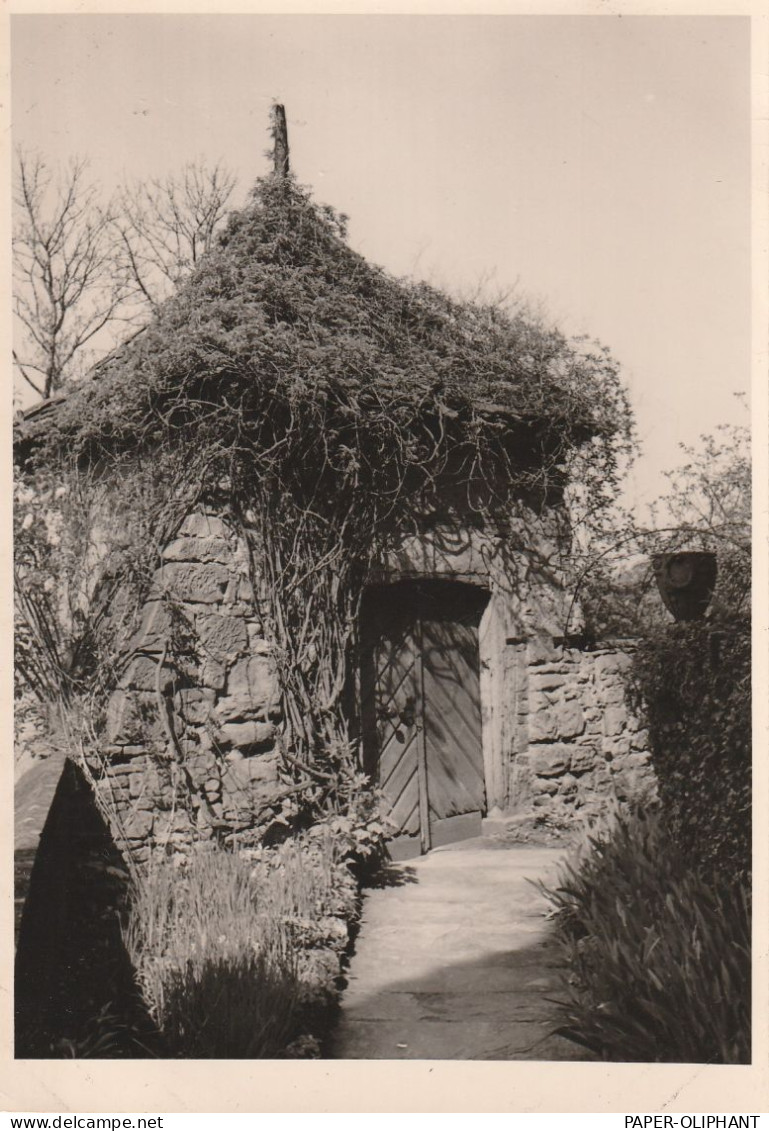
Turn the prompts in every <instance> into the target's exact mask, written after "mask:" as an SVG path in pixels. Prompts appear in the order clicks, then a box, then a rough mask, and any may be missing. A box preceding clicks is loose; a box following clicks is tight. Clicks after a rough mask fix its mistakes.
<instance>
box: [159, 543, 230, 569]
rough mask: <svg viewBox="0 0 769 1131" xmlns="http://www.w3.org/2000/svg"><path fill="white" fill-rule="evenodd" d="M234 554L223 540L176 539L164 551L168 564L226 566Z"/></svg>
mask: <svg viewBox="0 0 769 1131" xmlns="http://www.w3.org/2000/svg"><path fill="white" fill-rule="evenodd" d="M231 558H232V553H231V551H230V547H229V545H228V544H227V542H225V541H224V539H223V538H194V537H193V538H190V537H187V538H175V539H174V541H173V542H169V544H168V545H167V546H166V547H165V548H164V550H163V560H164V561H166V562H220V563H221V564H222V565H226V564H227V563H228V562H229V561H230V559H231Z"/></svg>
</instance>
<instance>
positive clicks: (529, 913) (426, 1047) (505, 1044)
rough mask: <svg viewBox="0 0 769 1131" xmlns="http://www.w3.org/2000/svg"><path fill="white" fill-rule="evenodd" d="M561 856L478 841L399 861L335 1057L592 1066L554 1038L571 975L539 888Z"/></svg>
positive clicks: (363, 940)
mask: <svg viewBox="0 0 769 1131" xmlns="http://www.w3.org/2000/svg"><path fill="white" fill-rule="evenodd" d="M562 858H563V849H554V848H541V847H531V846H528V845H504V847H503V846H501V845H500V842H499V841H496V840H494V839H492V838H490V837H479V838H477V839H475V840H472V841H464V842H462V843H461V844H458V845H450V846H446V847H444V848H440V849H437V850H435V851H433V852H431V853H428V855H426V856H424V857H421V858H420V859H418V860H411V861H409V862H408V863H407V864H402V865H394V866H393V867H392V870H391V872H390V876H389V878H390V881H391V884H390V885H389V886H386V887H382V888H377V889H373V890H370V891H368V892H367V893H366V895H365V898H364V904H363V910H362V915H361V923H360V932H359V935H358V938H357V940H356V945H355V953H354V954H353V956H352V958H351V960H350V965H349V969H348V972H347V987H346V989H345V991H344V993H343V995H342V1000H341V1017H340V1022H339V1025H338V1027H337V1030H336V1033H335V1035H334V1038H333V1041H332V1046H331V1055H332V1056H333V1057H335V1058H337V1059H355V1060H357V1059H371V1060H379V1059H396V1060H400V1059H429V1060H442V1059H448V1060H493V1059H498V1060H537V1059H540V1060H583V1059H586V1057H587V1055H588V1054H586V1053H585V1051H584V1050H582V1049H580V1048H579V1047H578V1046H577V1045H574V1044H572V1043H571V1042H569V1041H567V1040H565V1039H564V1038H562V1037H560V1036H558V1035H554V1029H555V1028H556V1027H557V1025H558V1014H557V1006H556V1004H555V1001H557V999H558V998H559V996H560V995H561V994H562V992H563V976H564V971H563V969H562V966H561V961H560V955H559V951H558V948H557V946H556V944H555V941H554V938H553V931H552V924H551V922H550V919H549V914H548V913H549V905H548V903H547V900H546V899H545V897H544V896H543V894H542V892H541V891H540V890H539V888H538V887H537V886H536V884H537V882H544V883H545V884H548V883H552V882H553V881H554V880H555V877H556V875H557V870H558V864H559V862H560V860H561V859H562Z"/></svg>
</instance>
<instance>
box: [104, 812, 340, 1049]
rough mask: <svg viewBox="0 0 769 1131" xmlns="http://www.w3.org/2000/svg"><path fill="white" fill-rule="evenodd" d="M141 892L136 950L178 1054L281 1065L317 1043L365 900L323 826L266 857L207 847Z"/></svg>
mask: <svg viewBox="0 0 769 1131" xmlns="http://www.w3.org/2000/svg"><path fill="white" fill-rule="evenodd" d="M132 887H133V890H132V900H131V908H130V912H129V916H128V922H127V927H126V931H125V941H126V947H127V949H128V952H129V954H130V956H131V959H132V961H133V963H134V966H135V969H136V973H137V980H138V983H139V988H140V990H141V992H142V994H143V996H144V1000H145V1002H146V1004H147V1006H148V1008H149V1010H150V1013H151V1014H152V1017H153V1019H154V1021H155V1023H156V1025H157V1027H158V1030H159V1031H160V1033H161V1035H162V1039H163V1042H164V1044H165V1046H166V1048H167V1055H169V1056H171V1057H183V1058H214V1059H225V1058H270V1057H281V1056H285V1055H290V1054H291V1050H290V1046H291V1044H292V1042H295V1041H296V1040H297V1039H299V1040H300V1041H301V1039H302V1038H305V1040H304V1044H305V1045H307V1039H306V1038H307V1034H306V1033H305V1031H304V1030H305V1027H306V1025H307V1024H308V1022H309V1021H310V1020H311V1017H310V1014H311V1010H312V1006H313V1005H315V1006H317V1004H318V1002H321V1003H326V1002H327V1001H328V998H329V993H330V988H329V986H328V984H327V979H328V977H329V975H330V974H333V971H334V970H336V972H337V973H338V962H337V963H336V965H335V964H334V963H333V962H331V963H329V962H328V957H329V954H331V955H332V956H334V955H335V953H338V952H339V951H340V950H341V949H342V948H343V946H344V944H345V943H346V941H347V932H346V928H345V922H344V920H345V919H346V918H349V917H350V915H351V914H352V911H353V907H354V902H355V896H354V892H355V888H354V884H353V882H352V879H351V877H350V875H349V872H348V870H347V868H346V867H345V865H344V864H343V862H342V861H341V860H340V859H339V858H338V853H337V851H336V848H335V846H334V844H333V841H332V840H331V838H330V837H328V836H327V835H324V830H323V829H322V828H321V829H319V830H318V831H317V832H316V833H315V834H314V835H307V836H305V837H303V838H297V839H295V840H294V841H288V842H286V843H284V844H283V845H281V846H279V847H278V848H274V849H263V850H261V851H257V852H255V853H247V852H245V851H244V852H240V853H239V852H233V851H228V850H225V849H223V848H217V847H215V846H213V845H198V846H197V848H196V849H195V851H194V852H193V853H192V854H191V855H190V856H189V857H186V858H179V859H178V860H174V859H172V858H166V857H163V858H159V859H156V860H154V861H153V862H152V864H151V865H150V867H149V868H148V869H147V871H146V872H145V873H144V874H143V875H141V876H136V877H135V878H134V881H133V885H132ZM319 954H323V955H325V956H326V961H325V963H324V962H319V961H312V959H311V956H313V955H314V956H317V955H319ZM324 975H325V979H326V980H325V981H324ZM332 980H333V979H332ZM313 1047H315V1048H316V1047H317V1046H315V1045H314V1046H313ZM287 1050H288V1051H287Z"/></svg>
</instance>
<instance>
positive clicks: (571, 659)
mask: <svg viewBox="0 0 769 1131" xmlns="http://www.w3.org/2000/svg"><path fill="white" fill-rule="evenodd" d="M514 651H515V652H516V654H517V661H516V668H517V671H518V673H522V674H519V676H518V677H517V685H516V689H515V693H514V694H508V692H507V691H504V692H503V694H505V695H507V697H508V699H509V701H507V702H505V703H504V704H503V705H502V709H503V713H504V715H505V716H506V718H507V719H508V720H509V723H510V725H509V728H508V729H510V731H511V733H512V734H513V736H514V737H513V738H512V739H511V741H510V742H509V744H508V746H507V747H506V751H505V755H504V757H505V760H506V763H507V764H506V766H505V767H504V770H505V773H504V776H505V778H506V779H507V781H506V787H505V789H504V798H505V803H504V806H503V811H502V812H499V811H497V812H496V813H495V815H497V816H513V815H517V814H526V813H533V812H539V813H545V812H549V813H551V814H552V815H553V816H554V817H555V816H559V815H560V816H561V817H568V815H569V814H573V813H574V812H575V810H578V809H582V810H584V811H587V812H591V811H592V812H594V811H596V810H597V809H599V808H600V807H601V806H602V805H604V804H605V803H606V799H607V798H611V797H616V798H618V799H620V800H627V799H631V798H639V797H642V796H644V795H647V794H648V793H649V792H650V791H653V789H654V778H653V774H652V771H651V767H650V764H649V755H648V751H647V734H646V731H645V730H644V729H643V727H642V724H641V721H640V720H639V719H638V718H637V717H635V716H634V715H633V714H632V713H631V711H630V710H629V708H628V706H627V703H626V697H625V688H624V682H623V677H624V674H625V672H626V671H627V668H628V666H629V664H630V658H629V656H628V655H627V653H626V651H625V650H623V649H622V648H620V647H618V646H606V647H603V648H600V649H598V650H596V651H592V652H585V651H581V650H579V649H577V648H573V647H566V646H563V645H559V644H556V643H554V641H553V638H552V637H549V638H548V637H546V636H545V637H542V636H538V637H534V638H531V639H528V640H525V641H521V642H520V643H519V644H517V645H516V647H515V648H514ZM505 686H507V685H504V684H503V687H505ZM280 723H281V705H280V687H279V681H278V673H277V669H276V664H275V660H274V655H273V652H272V647H271V644H270V642H269V641H268V639H267V638H266V636H265V632H264V628H263V625H262V621H261V619H260V617H259V615H258V602H257V600H256V595H255V593H254V587H253V583H252V579H251V576H250V559H249V551H248V547H247V545H246V543H245V541H244V539H243V538H242V536H240V535H236V534H235V532H234V531H233V530H232V528H231V527H230V526H229V525H228V524H227V523H226V522H225V521H224V520H223V519H222V518H221V517H219V516H218V515H215V514H205V513H196V514H191V515H190V516H188V517H187V519H186V520H185V521H184V523H183V524H182V526H181V528H180V530H179V532H178V536H177V537H176V538H175V539H174V540H173V541H172V542H171V543H170V544H169V545H168V546H167V547H166V549H165V551H164V553H163V558H162V563H161V565H160V567H159V569H158V570H157V573H156V575H155V578H154V582H153V587H152V591H151V593H150V596H149V599H148V601H147V603H146V606H145V608H144V611H143V617H142V622H141V625H140V628H139V630H138V632H137V635H136V639H135V642H134V650H133V658H132V661H131V663H130V665H129V667H128V668H127V670H126V673H125V676H124V678H123V679H122V681H121V686H120V687H119V688H118V690H117V691H115V692H114V694H113V695H112V698H111V701H110V704H109V709H108V713H107V724H106V746H105V747H104V755H105V757H104V760H103V764H102V765H101V766H100V767H98V772H97V779H98V782H97V788H98V789H99V790H100V791H101V792H102V794H103V796H104V798H105V800H107V801H108V802H109V809H110V811H111V812H113V813H114V814H115V825H116V827H115V835H116V837H117V839H118V841H119V842H122V844H123V846H124V847H126V848H128V849H129V850H130V851H131V853H132V855H133V857H134V859H136V860H138V861H143V860H146V859H147V858H148V856H149V854H150V852H151V850H152V847H153V846H154V847H156V848H157V847H160V848H163V847H170V848H172V849H175V850H179V849H183V848H184V846H186V845H188V844H189V843H190V842H191V840H192V839H193V837H197V836H200V835H201V834H202V835H204V836H212V837H213V836H224V837H228V836H232V835H233V834H234V835H236V836H237V837H238V838H239V839H240V840H241V842H242V843H249V837H250V838H251V840H258V839H259V837H260V835H261V834H260V831H259V830H260V829H261V830H263V829H264V828H265V827H266V825H267V824H269V822H270V821H271V820H272V819H273V818H274V816H275V815H277V813H278V811H279V810H280V806H281V800H282V797H283V796H285V786H284V785H283V784H282V783H281V781H280V775H279V766H280V754H279V730H280Z"/></svg>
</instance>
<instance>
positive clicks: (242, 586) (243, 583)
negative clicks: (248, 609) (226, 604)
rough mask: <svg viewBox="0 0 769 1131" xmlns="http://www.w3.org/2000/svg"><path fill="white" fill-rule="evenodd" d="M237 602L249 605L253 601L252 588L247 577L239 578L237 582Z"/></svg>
mask: <svg viewBox="0 0 769 1131" xmlns="http://www.w3.org/2000/svg"><path fill="white" fill-rule="evenodd" d="M238 600H239V601H248V602H249V603H250V602H251V601H253V600H254V587H253V585H252V584H251V582H250V581H249V580H248V578H247V577H241V579H240V581H239V582H238Z"/></svg>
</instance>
